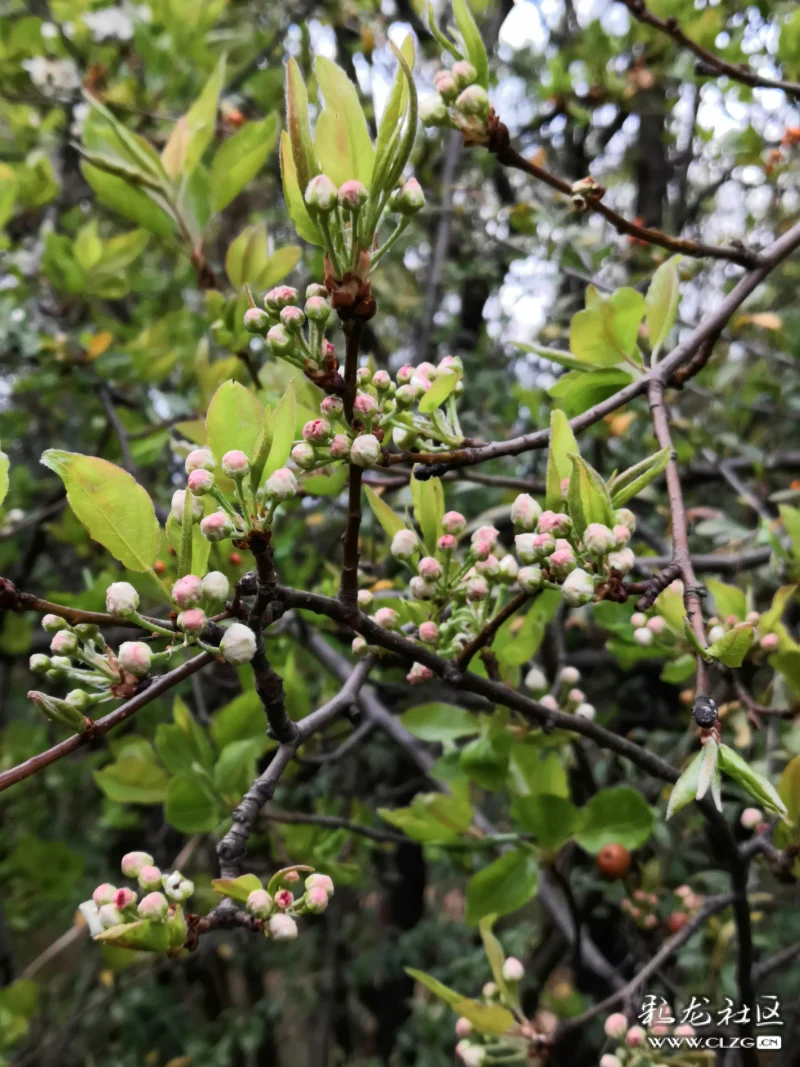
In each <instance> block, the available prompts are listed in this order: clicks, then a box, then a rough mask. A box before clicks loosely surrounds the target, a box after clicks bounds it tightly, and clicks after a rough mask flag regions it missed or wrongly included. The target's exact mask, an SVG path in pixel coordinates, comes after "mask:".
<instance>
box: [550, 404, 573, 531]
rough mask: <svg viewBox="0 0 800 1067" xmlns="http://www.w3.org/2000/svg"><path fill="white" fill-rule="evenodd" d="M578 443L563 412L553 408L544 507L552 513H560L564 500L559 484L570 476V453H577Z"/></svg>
mask: <svg viewBox="0 0 800 1067" xmlns="http://www.w3.org/2000/svg"><path fill="white" fill-rule="evenodd" d="M579 451H580V450H579V448H578V442H577V441H576V440H575V434H574V433H573V432H572V427H571V426H570V424H569V423H568V422H567V416H566V415H565V414H564V412H563V411H559V410H558V409H557V408H555V409H554V410H553V411H551V412H550V448H549V450H548V453H547V493H546V496H545V505H546V507H548V508H550V509H551V510H552V511H561V508H562V507H563V505H564V500H563V497H562V495H561V483H562V482H563V481H565V480H566V479H568V478H569V477H570V475H571V474H572V466H573V465H572V463H571V461H570V458H569V456H570V453H577V452H579Z"/></svg>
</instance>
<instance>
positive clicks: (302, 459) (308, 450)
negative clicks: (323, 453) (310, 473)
mask: <svg viewBox="0 0 800 1067" xmlns="http://www.w3.org/2000/svg"><path fill="white" fill-rule="evenodd" d="M292 459H293V460H294V462H295V463H296V464H297V466H298V467H300V469H301V470H311V468H312V467H314V466H316V463H317V454H316V452H315V451H314V446H313V445H310V444H309V443H308V441H301V442H300V444H299V445H295V446H294V448H293V449H292Z"/></svg>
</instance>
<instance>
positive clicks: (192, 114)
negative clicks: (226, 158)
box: [181, 56, 225, 178]
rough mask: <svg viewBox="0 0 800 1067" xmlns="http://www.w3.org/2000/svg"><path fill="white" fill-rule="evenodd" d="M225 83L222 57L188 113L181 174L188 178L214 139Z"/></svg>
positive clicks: (223, 59) (223, 58)
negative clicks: (220, 99)
mask: <svg viewBox="0 0 800 1067" xmlns="http://www.w3.org/2000/svg"><path fill="white" fill-rule="evenodd" d="M224 82H225V57H224V56H221V57H220V60H219V62H218V63H217V65H216V67H215V68H214V71H213V73H212V74H211V77H210V78H209V79H208V81H207V82H206V84H205V85H204V86H203V91H202V92H201V93H200V96H199V97H198V98H197V100H195V102H194V103H193V104H192V106H191V107H190V108H189V110H188V111H187V113H186V124H187V126H188V141H187V145H186V152H185V156H184V159H183V166H182V167H181V173H182V175H183V177H184V178H188V177H189V175H190V174H191V173H192V171H193V170H194V169H195V167H196V166H197V164H198V163H199V162H200V160H201V159H202V157H203V153H204V152H205V150H206V149H207V148H208V146H209V145H210V144H211V142H212V140H213V139H214V132H215V130H216V126H217V107H218V104H219V94H220V93H221V91H222V86H223V84H224Z"/></svg>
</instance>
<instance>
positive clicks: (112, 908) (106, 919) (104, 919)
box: [97, 904, 123, 930]
mask: <svg viewBox="0 0 800 1067" xmlns="http://www.w3.org/2000/svg"><path fill="white" fill-rule="evenodd" d="M97 914H98V915H99V916H100V922H101V923H102V924H103V929H104V930H110V929H111V927H112V926H119V925H120V923H121V922H122V921H123V919H122V916H121V915H120V912H119V908H118V907H117V906H116V904H103V905H102V906H101V907H99V908H98V909H97Z"/></svg>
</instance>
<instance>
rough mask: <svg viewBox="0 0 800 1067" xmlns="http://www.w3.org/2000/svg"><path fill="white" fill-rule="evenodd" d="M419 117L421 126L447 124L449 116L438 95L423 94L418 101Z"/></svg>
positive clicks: (448, 123)
mask: <svg viewBox="0 0 800 1067" xmlns="http://www.w3.org/2000/svg"><path fill="white" fill-rule="evenodd" d="M419 119H420V122H421V123H422V125H423V126H449V125H450V116H449V115H448V113H447V108H446V107H445V105H444V101H443V100H442V98H441V97H440V96H434V95H433V94H431V95H429V96H423V97H422V99H421V100H420V102H419Z"/></svg>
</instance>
